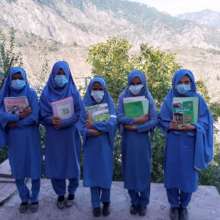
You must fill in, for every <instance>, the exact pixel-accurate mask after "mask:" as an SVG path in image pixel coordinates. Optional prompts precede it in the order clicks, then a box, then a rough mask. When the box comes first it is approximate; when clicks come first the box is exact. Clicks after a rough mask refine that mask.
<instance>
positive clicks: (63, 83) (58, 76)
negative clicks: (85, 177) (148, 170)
mask: <svg viewBox="0 0 220 220" xmlns="http://www.w3.org/2000/svg"><path fill="white" fill-rule="evenodd" d="M67 97H72V98H73V108H74V113H73V115H72V116H71V117H70V118H69V119H61V118H59V117H55V116H54V114H53V111H52V107H51V103H52V102H55V101H59V100H62V99H64V98H67ZM80 101H81V100H80V95H79V92H78V90H77V89H76V86H75V84H74V81H73V79H72V76H71V72H70V68H69V65H68V63H67V62H65V61H58V62H56V63H55V64H54V66H53V69H52V72H51V74H50V76H49V79H48V82H47V84H46V86H45V88H44V90H43V92H42V95H41V98H40V117H41V122H42V124H43V125H44V126H45V128H46V143H45V144H46V150H45V162H46V176H47V177H48V178H50V179H51V182H52V186H53V189H54V191H55V193H56V194H57V196H58V198H57V207H58V208H59V209H63V208H64V207H71V206H72V205H73V200H74V197H75V191H76V189H77V187H78V182H79V177H80V165H79V146H78V145H79V144H80V140H78V139H77V138H79V135H77V134H76V132H78V131H77V129H76V123H77V122H78V120H79V116H80ZM67 179H68V180H69V185H68V197H67V199H65V194H66V180H67Z"/></svg>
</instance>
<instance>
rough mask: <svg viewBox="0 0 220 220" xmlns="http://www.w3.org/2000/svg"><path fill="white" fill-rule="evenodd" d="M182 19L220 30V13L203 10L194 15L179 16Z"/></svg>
mask: <svg viewBox="0 0 220 220" xmlns="http://www.w3.org/2000/svg"><path fill="white" fill-rule="evenodd" d="M178 17H179V18H181V19H184V20H188V21H193V22H196V23H197V24H200V25H206V26H208V27H212V28H219V29H220V12H216V11H212V10H208V9H207V10H203V11H199V12H193V13H185V14H181V15H179V16H178Z"/></svg>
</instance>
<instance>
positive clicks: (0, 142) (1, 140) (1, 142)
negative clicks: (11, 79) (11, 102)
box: [0, 73, 6, 149]
mask: <svg viewBox="0 0 220 220" xmlns="http://www.w3.org/2000/svg"><path fill="white" fill-rule="evenodd" d="M0 76H1V73H0ZM2 84H3V82H1V81H0V100H2V98H3V97H2V96H3V86H2ZM0 117H1V115H0ZM5 145H6V140H5V131H4V129H3V127H2V126H1V124H0V149H1V148H3V147H5Z"/></svg>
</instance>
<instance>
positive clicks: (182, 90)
mask: <svg viewBox="0 0 220 220" xmlns="http://www.w3.org/2000/svg"><path fill="white" fill-rule="evenodd" d="M176 90H177V92H178V93H179V94H181V95H185V94H186V93H187V92H189V91H190V90H191V85H190V84H182V83H181V84H178V85H177V86H176Z"/></svg>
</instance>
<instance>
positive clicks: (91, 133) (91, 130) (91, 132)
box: [89, 129, 102, 136]
mask: <svg viewBox="0 0 220 220" xmlns="http://www.w3.org/2000/svg"><path fill="white" fill-rule="evenodd" d="M101 134H102V132H100V131H98V130H96V129H89V135H91V136H100V135H101Z"/></svg>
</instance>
